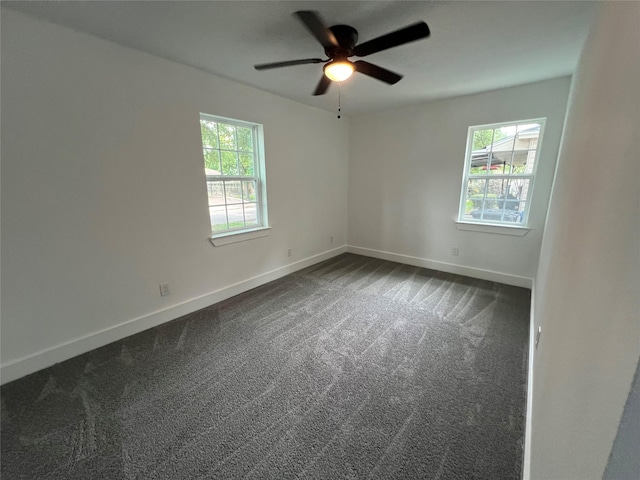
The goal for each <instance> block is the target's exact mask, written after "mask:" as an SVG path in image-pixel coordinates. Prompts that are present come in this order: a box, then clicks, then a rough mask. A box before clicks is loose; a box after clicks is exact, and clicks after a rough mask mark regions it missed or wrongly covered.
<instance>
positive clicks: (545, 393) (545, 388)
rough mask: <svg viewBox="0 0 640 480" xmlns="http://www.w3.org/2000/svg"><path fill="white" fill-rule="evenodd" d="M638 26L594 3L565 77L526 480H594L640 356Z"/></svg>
mask: <svg viewBox="0 0 640 480" xmlns="http://www.w3.org/2000/svg"><path fill="white" fill-rule="evenodd" d="M639 25H640V3H637V2H606V3H603V5H602V11H601V12H600V15H599V17H598V19H597V21H596V23H595V28H594V29H593V30H592V32H591V35H590V37H589V39H588V40H587V43H586V45H585V48H584V51H583V53H582V57H581V61H580V63H579V66H578V70H577V72H576V74H575V77H574V84H573V87H572V94H571V99H570V103H569V113H568V117H567V122H566V127H565V133H564V137H563V146H562V151H561V153H560V159H559V163H558V171H557V174H556V180H555V186H554V190H553V196H552V199H551V208H550V211H549V216H548V220H547V226H546V229H545V234H544V240H543V244H542V251H541V256H540V266H539V268H538V273H537V276H536V280H535V301H536V304H535V312H536V314H535V318H534V321H535V323H536V325H540V326H541V327H542V336H541V340H540V344H539V346H538V349H537V350H536V351H535V354H534V376H533V379H534V382H533V405H532V409H533V416H532V419H531V420H532V422H531V423H532V431H531V470H530V478H532V479H535V480H538V479H554V480H555V479H559V478H562V479H564V480H574V479H575V480H590V479H600V478H602V475H603V472H604V469H605V466H606V464H607V459H608V457H609V453H610V451H611V446H612V443H613V440H614V438H615V435H616V431H617V428H618V424H619V422H620V418H621V415H622V411H623V406H624V403H625V401H626V399H627V396H628V393H629V390H630V386H631V382H632V379H633V375H634V370H635V368H636V365H637V362H638V358H639V356H640V213H639V212H640V180H639V179H640V161H639V156H638V155H639V151H638V148H639V146H640V91H639V86H640V49H639V48H638V46H639V45H640V29H639V28H638V26H639ZM639 434H640V432H636V434H635V440H634V441H635V446H634V448H635V451H636V452H637V451H638V441H637V440H638V435H639ZM637 473H638V475H640V472H637ZM634 478H637V477H634Z"/></svg>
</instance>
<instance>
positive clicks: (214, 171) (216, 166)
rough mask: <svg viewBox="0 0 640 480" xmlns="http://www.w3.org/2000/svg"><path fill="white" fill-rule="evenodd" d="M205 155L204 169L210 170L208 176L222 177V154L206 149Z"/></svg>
mask: <svg viewBox="0 0 640 480" xmlns="http://www.w3.org/2000/svg"><path fill="white" fill-rule="evenodd" d="M203 153H204V168H206V169H208V170H210V171H209V172H207V175H220V152H219V151H218V150H211V149H208V148H205V149H204V151H203Z"/></svg>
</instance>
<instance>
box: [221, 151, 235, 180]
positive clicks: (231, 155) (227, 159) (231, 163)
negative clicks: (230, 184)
mask: <svg viewBox="0 0 640 480" xmlns="http://www.w3.org/2000/svg"><path fill="white" fill-rule="evenodd" d="M220 153H221V154H222V174H223V175H238V152H227V151H222V152H220Z"/></svg>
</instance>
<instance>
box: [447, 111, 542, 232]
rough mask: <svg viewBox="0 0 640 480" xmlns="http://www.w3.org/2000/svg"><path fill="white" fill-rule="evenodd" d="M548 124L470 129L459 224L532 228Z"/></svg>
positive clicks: (537, 122) (527, 122)
mask: <svg viewBox="0 0 640 480" xmlns="http://www.w3.org/2000/svg"><path fill="white" fill-rule="evenodd" d="M543 130H544V119H536V120H523V121H519V122H510V123H498V124H493V125H481V126H477V127H470V128H469V135H468V137H467V153H466V159H465V165H464V178H463V183H462V193H461V196H460V213H459V216H458V220H459V221H461V222H467V223H479V224H497V225H511V226H521V227H524V226H526V225H527V220H528V215H529V207H530V204H531V193H532V189H533V183H534V182H533V181H534V177H535V171H536V166H537V164H538V152H539V151H540V145H541V141H542V133H543Z"/></svg>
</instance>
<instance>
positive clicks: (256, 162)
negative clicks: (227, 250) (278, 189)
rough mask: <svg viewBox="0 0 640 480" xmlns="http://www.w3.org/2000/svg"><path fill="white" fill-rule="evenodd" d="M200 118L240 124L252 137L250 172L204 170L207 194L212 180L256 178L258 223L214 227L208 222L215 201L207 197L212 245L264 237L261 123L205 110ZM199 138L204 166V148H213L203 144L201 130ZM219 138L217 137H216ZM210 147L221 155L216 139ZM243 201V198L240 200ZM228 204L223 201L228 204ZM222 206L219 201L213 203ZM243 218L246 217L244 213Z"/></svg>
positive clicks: (266, 232)
mask: <svg viewBox="0 0 640 480" xmlns="http://www.w3.org/2000/svg"><path fill="white" fill-rule="evenodd" d="M202 120H205V121H211V122H216V123H219V124H220V123H222V124H226V125H232V126H235V127H243V128H249V129H251V132H252V136H253V138H252V141H253V175H240V174H238V175H224V174H223V173H222V172H219V175H207V173H206V172H205V178H206V182H205V185H206V187H207V198H209V195H208V190H209V182H214V181H227V182H228V181H240V182H242V181H254V182H255V185H256V187H255V197H256V199H255V204H256V216H257V223H256V224H255V225H245V226H242V227H236V228H228V229H225V230H216V231H214V229H213V224H212V222H211V207H213V206H214V205H211V204H209V202H208V201H207V205H208V207H207V211H208V217H209V226H210V229H211V238H210V240H211V242H212V243H213V245H215V246H221V245H227V244H229V243H235V242H240V241H244V240H250V239H253V238H259V237H264V236H266V235H268V230H270V227H269V220H268V218H269V217H268V212H267V188H266V168H265V155H264V127H263V126H262V125H261V124H259V123H252V122H246V121H243V120H237V119H233V118H227V117H221V116H218V115H211V114H208V113H202V112H200V117H199V122H198V125H199V126H200V122H201V121H202ZM200 139H201V141H202V161H203V167H205V168H206V163H205V158H204V155H205V150H212V148H211V147H207V146H205V145H204V139H203V138H202V134H201V135H200ZM218 141H219V140H218ZM213 150H218V152H219V154H218V155H219V157H220V158H221V151H222V150H225V149H224V148H221V145H220V144H219V143H218V147H217V148H214V149H213ZM242 204H243V205H244V198H243V203H242ZM228 205H230V204H226V203H225V204H224V206H225V207H227V206H228ZM215 206H221V205H215ZM225 211H226V213H227V215H228V210H227V209H226V208H225ZM245 218H246V217H245Z"/></svg>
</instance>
